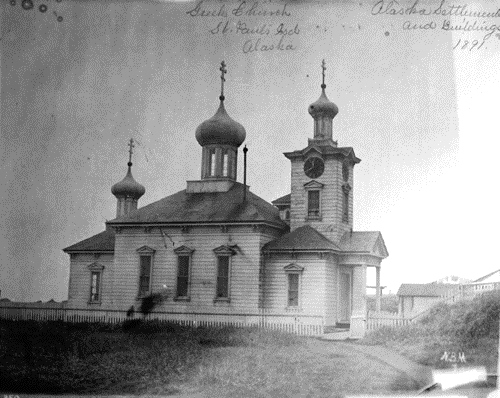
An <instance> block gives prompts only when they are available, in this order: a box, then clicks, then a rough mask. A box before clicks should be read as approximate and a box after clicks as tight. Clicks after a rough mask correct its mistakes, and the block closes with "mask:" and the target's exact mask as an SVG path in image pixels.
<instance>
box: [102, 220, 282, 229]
mask: <svg viewBox="0 0 500 398" xmlns="http://www.w3.org/2000/svg"><path fill="white" fill-rule="evenodd" d="M106 224H109V225H110V227H134V226H137V227H161V226H169V227H182V226H207V225H210V226H213V225H216V226H217V225H255V224H260V225H268V226H270V227H274V228H278V229H287V228H288V226H287V225H283V224H280V223H274V222H272V221H264V220H252V221H248V220H243V221H230V222H227V221H190V222H182V221H172V222H169V221H166V222H165V221H156V222H155V221H153V222H151V221H127V222H120V221H114V220H112V221H108V222H107V223H106Z"/></svg>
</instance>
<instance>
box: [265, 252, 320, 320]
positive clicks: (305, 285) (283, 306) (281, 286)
mask: <svg viewBox="0 0 500 398" xmlns="http://www.w3.org/2000/svg"><path fill="white" fill-rule="evenodd" d="M326 262H327V260H326V258H319V256H318V255H305V254H300V255H297V256H296V258H294V259H291V258H290V256H287V255H286V254H284V255H272V256H266V260H265V267H264V281H265V282H264V293H263V294H264V308H265V309H267V310H273V311H285V312H286V311H288V312H290V313H298V314H303V315H321V316H325V296H326V281H325V269H326ZM291 263H295V264H297V265H298V266H300V267H303V268H304V270H303V271H302V273H301V277H300V286H299V289H300V292H299V309H293V308H287V294H288V288H287V274H286V272H285V270H284V267H285V266H287V265H289V264H291Z"/></svg>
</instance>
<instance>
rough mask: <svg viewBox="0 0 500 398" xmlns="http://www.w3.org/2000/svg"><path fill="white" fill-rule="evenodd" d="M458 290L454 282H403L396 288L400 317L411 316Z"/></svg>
mask: <svg viewBox="0 0 500 398" xmlns="http://www.w3.org/2000/svg"><path fill="white" fill-rule="evenodd" d="M458 291H459V286H458V285H456V284H446V283H436V282H433V283H420V284H419V283H403V284H401V286H400V287H399V289H398V292H397V296H398V298H399V307H398V313H399V316H400V317H402V318H412V317H414V316H416V315H418V314H421V313H422V312H424V311H427V310H428V309H429V308H431V307H432V306H434V305H436V304H437V303H439V302H442V301H443V299H444V298H446V297H449V296H450V295H452V294H454V293H455V292H458Z"/></svg>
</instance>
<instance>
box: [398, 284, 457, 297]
mask: <svg viewBox="0 0 500 398" xmlns="http://www.w3.org/2000/svg"><path fill="white" fill-rule="evenodd" d="M456 288H457V285H449V284H445V283H402V284H401V286H400V287H399V289H398V293H397V295H398V296H416V297H441V296H442V295H444V294H446V293H447V292H449V291H450V290H451V289H456Z"/></svg>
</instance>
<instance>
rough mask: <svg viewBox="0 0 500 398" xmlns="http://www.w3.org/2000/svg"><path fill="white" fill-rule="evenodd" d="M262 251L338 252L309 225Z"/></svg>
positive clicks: (336, 248)
mask: <svg viewBox="0 0 500 398" xmlns="http://www.w3.org/2000/svg"><path fill="white" fill-rule="evenodd" d="M262 250H263V251H295V250H299V251H300V250H307V251H325V250H326V251H340V248H339V247H338V246H337V245H336V244H335V243H333V242H332V241H331V240H330V239H328V238H327V237H325V236H324V235H323V234H321V233H320V232H318V231H316V230H315V229H314V228H312V227H310V226H309V225H304V226H303V227H299V228H297V229H296V230H295V231H293V232H289V233H287V234H285V235H283V236H281V237H280V238H278V239H275V240H273V241H271V242H269V243H267V244H265V245H264V247H263V248H262Z"/></svg>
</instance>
